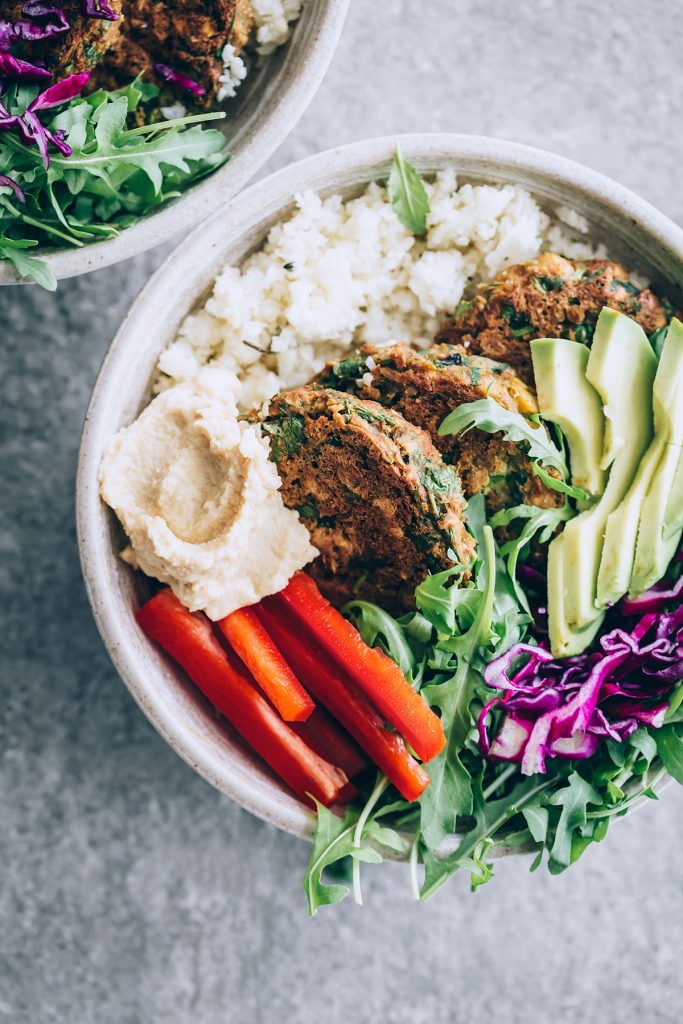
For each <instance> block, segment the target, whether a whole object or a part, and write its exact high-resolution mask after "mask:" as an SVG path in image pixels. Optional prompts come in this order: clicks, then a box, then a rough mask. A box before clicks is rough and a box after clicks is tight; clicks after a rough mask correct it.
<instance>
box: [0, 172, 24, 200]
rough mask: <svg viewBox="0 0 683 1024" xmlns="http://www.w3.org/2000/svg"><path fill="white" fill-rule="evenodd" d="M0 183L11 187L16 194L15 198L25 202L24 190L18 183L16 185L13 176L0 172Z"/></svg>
mask: <svg viewBox="0 0 683 1024" xmlns="http://www.w3.org/2000/svg"><path fill="white" fill-rule="evenodd" d="M2 185H9V187H10V188H11V189H13V191H14V194H15V195H16V197H17V199H18V200H19V202H20V203H25V202H26V196H25V195H24V190H23V189H22V188H21V186H20V185H17V183H16V181H15V180H14V178H10V177H8V176H7V175H6V174H0V186H2Z"/></svg>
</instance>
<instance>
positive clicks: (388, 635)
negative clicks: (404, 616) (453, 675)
mask: <svg viewBox="0 0 683 1024" xmlns="http://www.w3.org/2000/svg"><path fill="white" fill-rule="evenodd" d="M342 611H343V612H344V614H345V615H346V616H347V617H348V618H350V619H351V621H352V622H353V624H354V626H355V627H356V629H357V630H358V632H359V633H360V635H361V637H362V638H363V640H364V642H365V643H366V644H367V645H368V647H375V646H377V643H378V641H380V646H381V648H382V650H383V651H384V652H385V654H388V655H389V657H390V658H392V659H393V660H394V661H395V662H396V664H397V665H398V666H399V668H400V669H401V671H402V672H403V675H404V676H409V675H410V674H411V672H412V670H413V669H414V668H415V662H416V659H415V655H414V654H413V651H412V649H411V646H410V644H409V643H408V641H407V639H406V636H405V633H404V631H403V628H402V626H400V625H399V623H398V622H397V621H396V619H395V618H393V616H391V615H389V613H388V612H385V611H384V609H383V608H380V607H379V606H378V605H376V604H372V603H371V602H370V601H349V603H348V604H347V605H345V607H344V608H343V609H342Z"/></svg>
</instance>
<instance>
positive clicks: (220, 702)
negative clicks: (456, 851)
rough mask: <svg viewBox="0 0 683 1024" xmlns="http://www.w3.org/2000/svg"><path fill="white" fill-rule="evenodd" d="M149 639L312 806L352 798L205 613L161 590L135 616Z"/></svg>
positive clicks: (345, 783)
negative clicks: (275, 706)
mask: <svg viewBox="0 0 683 1024" xmlns="http://www.w3.org/2000/svg"><path fill="white" fill-rule="evenodd" d="M136 618H137V621H138V624H139V625H140V627H141V628H142V629H143V630H144V632H145V633H146V634H147V636H149V637H151V638H152V640H156V642H157V643H158V644H159V645H160V646H161V647H163V649H164V650H165V651H167V652H168V653H169V654H170V655H171V657H172V658H174V659H175V661H177V662H178V664H179V665H181V666H182V668H184V669H185V671H186V672H187V674H188V676H189V677H190V679H191V680H192V682H193V683H195V684H196V685H197V686H198V687H199V689H200V690H201V691H202V693H203V694H204V695H205V697H207V698H208V699H209V700H210V701H211V703H212V704H214V705H215V707H217V708H218V710H219V711H220V712H221V714H223V715H225V717H226V718H227V719H228V721H229V722H230V723H231V724H232V725H233V726H234V727H235V729H236V730H237V732H238V733H239V734H240V735H241V736H243V737H244V739H245V740H246V741H247V743H249V745H250V746H251V747H253V749H254V750H255V751H256V753H257V754H260V755H261V757H262V758H263V760H264V761H266V762H267V763H268V764H269V765H270V767H271V768H272V769H273V771H274V772H275V773H276V774H277V775H279V776H280V778H281V779H282V780H283V781H284V782H285V783H286V784H287V785H288V786H289V787H290V788H291V789H293V790H294V792H295V793H297V794H298V796H300V797H301V798H302V799H304V800H306V801H307V802H308V803H310V802H311V801H310V797H309V796H308V794H312V796H314V797H315V798H316V799H317V800H319V801H320V803H322V804H325V805H326V806H327V807H329V806H330V805H331V804H334V803H337V802H339V798H340V794H342V791H343V790H346V795H349V790H348V789H347V787H348V779H347V777H346V775H345V774H344V772H343V771H342V770H341V769H340V768H337V767H335V766H334V765H331V764H329V763H328V762H327V761H324V760H323V759H322V758H321V757H320V756H319V755H318V754H316V753H314V751H313V750H311V748H310V747H309V746H308V745H307V744H306V743H305V742H304V741H303V740H302V739H301V737H300V736H297V734H296V733H295V732H294V731H293V729H292V728H291V726H289V725H287V723H286V722H283V721H282V719H281V718H280V716H279V715H278V713H277V711H275V710H274V709H273V708H272V707H271V705H270V704H269V703H268V701H267V700H266V698H265V697H264V696H263V695H262V694H261V693H260V692H259V691H258V689H257V687H256V685H255V684H254V682H253V680H252V679H251V677H250V675H249V673H248V671H247V669H246V668H245V667H244V665H242V663H241V662H240V661H239V659H238V658H237V657H236V656H235V655H234V654H233V653H232V652H231V651H226V650H225V649H224V648H223V647H222V646H221V644H220V641H219V640H218V637H217V636H216V635H215V634H214V632H213V630H212V628H211V623H210V622H209V620H208V619H207V618H206V616H204V615H202V614H201V613H192V612H189V611H188V610H187V609H186V608H184V607H183V605H182V604H181V603H180V601H178V599H177V598H176V597H175V596H174V594H173V593H172V592H171V591H170V590H161V591H160V592H159V593H158V594H156V595H155V596H154V597H153V598H152V599H151V601H148V602H147V604H145V605H143V607H142V608H141V609H140V611H139V612H138V613H137V616H136Z"/></svg>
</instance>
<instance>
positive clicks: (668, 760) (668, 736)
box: [656, 724, 683, 785]
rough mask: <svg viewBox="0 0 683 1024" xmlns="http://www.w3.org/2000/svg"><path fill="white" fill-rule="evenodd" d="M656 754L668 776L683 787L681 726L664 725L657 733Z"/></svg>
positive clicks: (682, 732) (682, 729) (682, 735)
mask: <svg viewBox="0 0 683 1024" xmlns="http://www.w3.org/2000/svg"><path fill="white" fill-rule="evenodd" d="M656 742H657V752H658V753H659V756H660V757H661V759H662V763H663V764H664V767H665V768H666V770H667V771H668V773H669V775H670V776H671V777H672V778H673V779H675V780H676V782H680V783H681V785H683V726H680V725H675V724H671V725H665V726H663V728H661V729H660V730H659V731H658V732H657V741H656Z"/></svg>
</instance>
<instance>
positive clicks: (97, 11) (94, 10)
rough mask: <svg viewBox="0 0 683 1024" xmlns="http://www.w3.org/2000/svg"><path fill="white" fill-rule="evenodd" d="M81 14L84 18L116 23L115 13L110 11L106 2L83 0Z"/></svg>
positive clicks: (103, 0)
mask: <svg viewBox="0 0 683 1024" xmlns="http://www.w3.org/2000/svg"><path fill="white" fill-rule="evenodd" d="M83 13H84V14H85V16H86V18H103V19H105V20H106V21H118V20H119V16H118V14H117V13H116V11H112V9H111V7H110V6H109V4H108V3H106V0H83Z"/></svg>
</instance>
